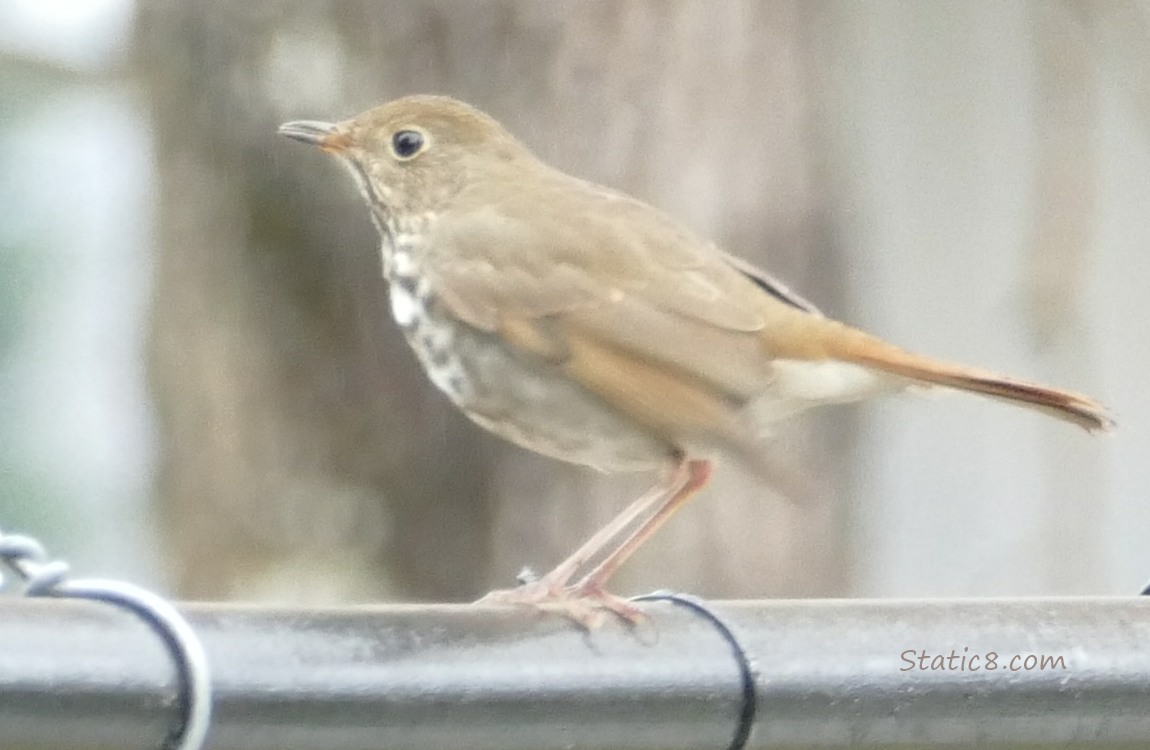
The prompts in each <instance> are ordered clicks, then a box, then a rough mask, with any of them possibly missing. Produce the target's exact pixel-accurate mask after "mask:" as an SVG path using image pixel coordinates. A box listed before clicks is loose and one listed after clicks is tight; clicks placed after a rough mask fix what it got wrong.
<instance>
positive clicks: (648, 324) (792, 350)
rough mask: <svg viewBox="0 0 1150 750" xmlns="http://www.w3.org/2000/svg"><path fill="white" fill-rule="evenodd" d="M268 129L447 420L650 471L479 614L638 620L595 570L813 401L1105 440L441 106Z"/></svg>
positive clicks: (450, 104)
mask: <svg viewBox="0 0 1150 750" xmlns="http://www.w3.org/2000/svg"><path fill="white" fill-rule="evenodd" d="M280 132H281V133H283V134H285V135H288V136H290V137H292V138H295V139H297V140H302V141H305V142H308V143H312V144H315V145H318V146H320V147H321V148H323V149H324V150H326V151H329V152H331V153H333V154H335V155H336V156H338V157H340V160H341V161H342V162H343V163H344V164H345V165H346V166H348V167H349V169H350V171H351V172H352V174H353V176H354V177H355V179H356V182H357V184H358V185H359V187H360V189H361V192H362V193H363V194H364V197H365V199H366V200H367V202H368V205H369V207H370V208H371V211H372V217H373V219H374V220H375V222H376V224H377V226H378V227H379V229H380V233H381V236H382V239H383V244H382V254H383V265H384V273H385V276H386V277H387V278H388V280H389V282H390V286H391V303H392V310H393V313H394V314H395V317H396V320H397V321H398V322H399V324H400V325H401V326H402V327H403V328H404V330H405V332H406V334H407V336H408V340H409V341H410V342H411V344H412V346H413V348H414V349H415V351H416V354H417V356H419V358H420V360H421V362H422V363H423V364H424V366H425V367H426V368H427V371H428V374H429V376H430V377H431V379H432V381H433V382H435V383H436V385H437V386H439V387H440V388H441V389H442V390H443V391H444V392H445V393H447V395H448V396H449V397H450V398H451V399H452V400H453V401H454V402H455V403H456V404H457V405H458V406H459V407H460V408H461V409H462V410H463V411H464V413H466V414H467V415H468V416H470V417H471V418H472V419H474V420H475V421H476V422H478V423H479V424H481V425H483V426H484V427H487V428H488V429H490V430H492V431H494V432H496V433H498V434H500V435H502V436H503V437H505V438H507V439H509V440H512V441H514V442H517V443H519V444H520V445H523V446H525V447H527V448H529V449H532V450H535V451H538V452H540V453H544V454H547V455H551V456H554V457H557V458H560V459H563V460H567V461H572V462H575V463H582V464H586V465H589V466H594V467H597V468H599V469H602V470H605V471H631V470H644V469H663V470H665V471H666V472H667V474H666V478H665V479H664V480H663V481H662V482H660V483H659V484H658V485H656V487H655V488H654V489H653V490H652V492H651V493H648V495H647V496H645V498H644V499H643V502H640V503H638V504H637V505H636V506H633V507H632V509H630V511H629V513H624V514H623V516H621V517H620V519H617V521H616V522H615V523H613V524H612V525H611V526H609V527H608V528H606V529H605V530H604V531H603V532H601V533H600V534H598V535H596V537H595V538H594V539H592V541H591V542H589V544H588V545H585V547H584V548H583V549H581V550H580V551H579V552H577V553H576V554H575V555H573V556H572V557H571V558H570V559H569V560H567V561H565V562H564V563H563V564H561V565H560V566H559V568H557V569H556V570H555V571H553V572H552V573H551V574H549V575H548V576H545V577H544V578H543V579H541V581H539V582H536V583H534V584H529V585H527V586H524V587H521V588H520V589H517V590H515V591H513V592H501V593H499V594H498V595H496V596H495V599H496V600H499V601H517V602H523V601H530V602H534V603H541V602H544V603H546V602H549V603H551V604H553V605H555V606H558V607H560V608H562V609H563V610H564V611H566V612H568V613H569V614H574V615H576V616H578V617H579V618H580V619H581V620H584V621H586V620H588V619H593V617H592V613H593V609H594V607H592V606H591V604H589V603H588V602H592V603H593V604H594V605H595V606H605V607H607V608H609V609H612V610H614V611H616V612H619V613H621V614H624V615H625V616H629V617H634V616H636V610H635V609H634V607H633V606H631V605H629V604H626V603H625V602H622V601H621V600H618V599H616V598H614V597H611V596H610V595H608V594H605V593H603V591H602V585H603V583H604V582H605V581H606V579H607V577H609V575H610V574H611V572H613V571H614V570H615V568H616V567H617V566H618V564H619V563H621V562H622V560H623V559H624V558H625V557H626V556H627V555H628V554H630V551H632V550H633V549H634V548H635V547H636V546H637V545H638V544H639V543H640V542H641V541H642V540H643V539H645V538H646V537H647V536H649V534H650V533H651V532H652V531H654V529H655V527H657V526H658V525H659V524H660V523H662V521H663V520H665V518H666V517H668V516H669V515H670V514H671V513H672V512H673V511H674V509H675V508H677V507H679V505H681V504H682V503H683V502H685V500H686V499H687V498H688V497H689V496H690V495H691V494H692V493H693V492H694V491H695V490H697V489H698V488H699V487H700V486H702V484H703V483H705V482H706V479H707V477H708V476H709V474H710V468H711V464H710V459H711V455H712V453H713V452H715V451H717V450H726V451H729V452H733V453H734V454H736V455H737V456H739V457H740V458H741V459H743V460H745V461H747V462H748V463H750V464H751V465H752V466H755V465H757V464H759V461H758V460H757V457H758V456H761V455H762V453H761V446H762V438H763V436H764V435H765V434H766V433H767V431H768V430H769V427H770V425H771V423H773V422H774V421H777V420H779V419H783V418H785V417H787V416H790V415H792V414H794V413H796V412H798V411H802V410H804V409H806V408H809V407H812V406H818V405H820V404H826V403H835V402H846V401H853V400H858V399H861V398H866V397H869V396H872V395H875V394H879V393H883V392H889V391H896V390H899V389H901V388H903V387H905V386H907V385H929V386H944V387H947V388H953V389H959V390H966V391H971V392H974V393H979V394H982V395H986V396H990V397H992V398H996V399H1000V400H1006V401H1010V402H1012V403H1017V404H1021V405H1023V406H1027V407H1030V408H1034V409H1038V410H1040V411H1044V412H1046V413H1048V414H1051V415H1053V416H1056V417H1059V418H1061V419H1064V420H1067V421H1069V422H1073V423H1075V424H1077V425H1079V426H1081V427H1085V428H1086V429H1088V430H1103V429H1106V428H1108V427H1109V426H1110V424H1111V422H1110V419H1109V417H1108V416H1107V414H1106V412H1105V410H1104V409H1103V408H1102V407H1101V406H1100V405H1099V404H1098V403H1096V402H1094V401H1093V400H1091V399H1089V398H1087V397H1085V396H1081V395H1078V394H1074V393H1069V392H1066V391H1062V390H1058V389H1054V388H1048V387H1045V386H1040V385H1035V384H1031V383H1025V382H1021V381H1016V380H1012V379H1009V378H1005V377H1002V376H998V375H994V374H992V373H988V372H983V371H980V370H975V369H972V368H968V367H964V366H960V365H952V364H948V363H944V362H939V361H936V360H933V359H928V358H926V357H921V356H918V355H914V354H910V353H908V352H904V351H902V350H900V349H898V348H896V347H894V346H892V345H890V344H887V343H885V342H883V341H881V340H879V339H877V338H875V337H873V336H870V335H868V334H866V333H863V332H861V331H858V330H856V329H853V328H850V327H848V326H846V325H843V324H842V323H838V322H836V321H833V320H830V319H828V318H826V317H824V316H822V315H821V314H820V313H819V312H818V311H817V310H816V309H815V308H814V307H813V306H812V305H810V303H808V302H806V301H805V300H803V299H801V298H800V297H798V296H796V295H794V294H793V293H792V292H790V291H789V290H788V289H787V288H786V287H785V286H783V285H782V284H780V283H779V282H778V281H776V280H774V279H772V278H771V277H770V276H768V275H767V274H765V273H763V272H762V271H760V270H759V269H757V268H755V267H753V266H751V265H750V264H748V263H746V262H745V261H742V260H739V259H737V258H735V257H733V256H730V255H728V254H726V253H724V252H723V251H721V250H720V249H718V248H717V247H715V246H714V245H713V244H712V243H710V242H708V241H706V240H705V239H703V238H701V237H699V236H698V235H696V234H695V233H694V232H692V231H691V230H689V229H687V228H686V227H684V226H683V225H681V224H679V223H678V222H676V221H675V220H673V219H671V218H670V217H668V216H666V215H665V214H663V213H661V212H659V211H657V210H656V209H654V208H651V207H650V206H648V205H646V204H644V203H641V202H640V201H637V200H635V199H633V198H630V197H628V196H626V195H623V194H621V193H618V192H616V191H613V190H610V189H608V188H604V187H601V186H598V185H595V184H592V183H589V182H586V181H583V180H579V179H577V178H574V177H571V176H569V175H567V174H564V173H562V172H559V171H558V170H555V169H553V168H551V167H549V166H547V165H546V164H544V163H543V162H541V161H539V160H538V159H536V158H535V156H534V155H532V154H531V152H530V151H528V150H527V149H526V148H525V147H524V146H523V145H522V144H520V143H519V142H518V141H517V140H515V138H513V137H512V136H511V135H510V134H509V133H508V132H507V131H506V130H504V129H503V127H502V126H500V125H499V123H497V122H496V121H495V120H493V119H491V118H490V117H488V116H487V115H484V114H483V113H481V112H478V111H477V110H475V109H473V108H471V107H469V106H467V105H465V104H462V103H460V102H457V101H454V100H452V99H448V98H445V97H429V96H418V97H408V98H405V99H399V100H397V101H394V102H391V103H389V104H386V105H384V106H382V107H379V108H376V109H373V110H371V111H369V112H366V113H364V114H362V115H360V116H358V117H356V118H353V119H351V120H348V121H346V122H342V123H338V124H328V123H316V122H294V123H288V124H286V125H284V126H283V127H282V128H281V130H280ZM758 468H760V469H761V468H762V467H761V465H759V466H758ZM644 514H649V517H648V518H646V520H644V521H642V522H639V521H638V519H639V518H640V517H642V516H643V515H644ZM635 523H638V529H636V530H635V531H634V532H633V533H632V534H631V536H630V537H628V538H627V539H624V540H623V541H622V542H620V543H619V544H618V545H617V546H616V547H615V548H613V549H612V548H611V547H610V543H611V542H612V541H614V540H615V537H617V536H620V535H621V534H622V533H623V532H624V531H625V530H626V529H627V527H629V526H631V525H634V524H635ZM605 550H608V551H607V552H606V554H605V555H604V554H603V553H604V551H605ZM596 557H602V560H601V561H600V563H599V565H598V566H597V567H595V568H594V569H593V570H592V571H591V572H590V573H588V574H587V576H585V577H584V578H583V579H582V580H581V581H580V582H579V583H577V584H576V585H574V586H569V585H568V584H569V581H570V579H571V578H572V576H573V575H574V574H575V572H576V571H577V570H578V569H579V568H580V567H582V566H584V565H586V564H588V563H590V562H592V560H593V558H596Z"/></svg>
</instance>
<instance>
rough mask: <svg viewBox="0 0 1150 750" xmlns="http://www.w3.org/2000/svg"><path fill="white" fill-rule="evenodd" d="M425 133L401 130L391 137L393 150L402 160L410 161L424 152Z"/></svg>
mask: <svg viewBox="0 0 1150 750" xmlns="http://www.w3.org/2000/svg"><path fill="white" fill-rule="evenodd" d="M423 143H424V141H423V133H420V132H419V131H418V130H400V131H398V132H397V133H396V134H395V135H393V136H391V150H392V151H394V152H395V155H396V156H397V157H399V158H400V159H410V158H411V157H413V156H415V155H416V154H418V153H419V152H420V151H422V150H423Z"/></svg>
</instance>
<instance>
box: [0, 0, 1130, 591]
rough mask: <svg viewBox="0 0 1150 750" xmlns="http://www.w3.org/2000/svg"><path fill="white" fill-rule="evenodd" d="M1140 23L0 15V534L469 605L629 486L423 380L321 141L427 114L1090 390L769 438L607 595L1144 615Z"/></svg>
mask: <svg viewBox="0 0 1150 750" xmlns="http://www.w3.org/2000/svg"><path fill="white" fill-rule="evenodd" d="M1148 74H1150V3H1147V2H1135V1H1133V0H1113V1H1112V2H1108V3H1094V2H1088V1H1086V0H1083V1H1081V2H1074V1H1064V2H1040V1H1039V0H1033V1H1031V2H1024V1H1017V2H996V3H988V2H956V3H946V4H942V3H930V4H928V3H916V2H910V1H909V0H908V1H906V2H892V1H886V0H883V1H878V2H871V3H866V4H859V3H850V2H830V1H829V0H811V1H809V2H807V1H804V0H789V1H784V0H779V1H776V2H770V1H757V2H756V1H752V0H727V1H725V2H703V1H702V0H699V1H698V2H660V3H654V2H645V1H642V0H624V1H620V2H614V3H597V2H574V1H569V2H554V3H535V2H530V1H529V0H491V1H489V2H483V3H471V2H463V1H462V0H460V1H457V2H451V1H448V0H440V1H438V2H435V1H424V2H416V1H414V0H411V1H408V2H402V1H399V0H393V1H391V2H380V1H379V0H322V1H318V2H317V1H311V0H309V1H308V2H303V1H300V0H297V1H295V2H289V1H287V0H283V1H280V0H258V1H256V0H252V1H250V2H243V3H233V2H210V1H208V0H201V1H199V2H171V1H168V2H164V1H162V0H136V1H135V2H133V1H132V0H6V1H5V2H4V3H2V4H0V102H2V103H3V106H2V107H0V528H2V529H4V530H6V531H21V532H25V533H32V534H35V535H38V536H39V537H41V538H42V539H43V540H44V541H45V542H46V543H48V544H49V545H50V548H51V549H52V551H53V552H55V553H56V554H59V555H61V556H63V557H66V558H68V559H69V560H70V561H71V562H72V563H73V566H74V568H76V569H78V570H80V571H83V572H84V574H85V575H89V574H90V575H109V576H120V577H124V578H128V579H131V580H134V581H137V582H142V583H145V584H149V585H153V586H156V587H158V588H160V589H161V590H163V591H167V592H169V593H171V594H173V595H176V596H180V597H185V598H198V599H205V598H211V599H224V598H230V599H245V600H261V601H279V602H296V603H339V602H367V601H378V600H395V599H403V600H417V599H418V600H453V601H454V600H467V599H472V598H475V597H477V596H478V595H480V594H482V593H483V592H484V591H486V590H488V589H490V588H493V587H497V586H499V587H505V586H508V585H511V584H512V583H513V578H514V576H515V574H516V573H517V572H518V570H519V569H520V567H521V566H523V565H525V564H530V565H533V566H535V567H536V568H537V569H540V570H545V569H547V568H548V567H549V566H550V565H552V564H554V563H555V562H557V561H558V560H559V559H560V558H561V557H562V556H563V555H564V554H565V553H566V552H568V551H570V549H572V548H573V547H574V546H575V544H576V543H577V542H579V541H580V540H581V539H582V538H583V537H584V536H586V535H587V534H588V533H590V532H591V531H592V530H593V529H594V528H595V527H597V526H598V525H599V524H601V523H603V522H605V521H606V520H607V519H608V518H609V517H610V516H611V515H613V513H614V512H615V511H617V510H618V509H620V508H621V507H622V506H623V505H624V504H625V503H626V502H627V501H628V500H629V499H630V498H631V495H632V494H633V493H635V492H637V491H638V490H639V489H641V488H642V486H643V484H644V483H645V480H644V479H643V478H636V477H624V478H611V477H603V476H599V475H596V474H595V473H594V472H592V471H590V470H585V469H581V468H578V467H570V466H565V465H562V464H558V463H555V462H552V461H550V460H549V459H545V458H541V457H536V456H533V455H530V454H527V453H525V452H523V451H521V450H519V449H517V448H515V447H512V446H509V445H506V444H503V443H501V442H499V441H498V440H497V439H496V438H493V437H490V436H488V435H486V434H485V433H483V432H482V431H481V430H479V429H478V428H476V427H474V426H473V425H471V424H470V423H469V422H468V421H466V419H465V418H463V417H462V416H461V415H460V414H459V413H457V412H456V411H455V410H454V408H453V407H451V406H450V405H449V404H448V402H447V401H446V399H445V398H444V397H441V396H440V395H439V394H437V393H436V392H434V391H433V390H432V389H431V387H430V386H429V385H428V384H427V383H426V382H425V379H424V377H423V375H422V373H421V372H420V371H419V370H418V366H417V365H416V363H415V360H414V357H413V355H412V354H411V353H410V352H409V351H408V350H407V347H406V344H405V343H404V342H403V340H402V337H401V335H400V333H399V331H398V329H397V328H396V327H395V326H394V325H393V324H392V322H391V320H390V316H389V315H388V313H387V304H386V296H385V295H386V290H385V286H384V284H383V282H382V279H381V277H380V268H379V259H378V250H377V247H378V240H377V238H376V236H375V232H374V229H373V228H372V226H371V223H370V221H369V218H368V213H367V211H366V209H365V208H364V206H363V205H361V200H360V198H359V196H358V195H357V193H356V191H355V188H354V186H353V185H352V183H351V180H349V179H348V178H347V176H346V174H344V173H343V170H341V169H339V168H338V165H336V164H335V163H333V162H332V161H331V160H330V158H328V157H326V156H324V155H323V154H322V153H319V152H318V151H313V150H309V149H306V148H304V147H302V146H300V145H299V144H295V143H291V142H289V141H287V140H285V139H283V138H279V137H277V136H276V135H275V129H276V126H277V125H278V124H279V123H281V122H283V121H285V120H289V119H301V118H310V119H341V118H344V117H347V116H350V115H353V114H355V113H357V112H359V111H361V110H363V109H366V108H368V107H371V106H374V105H376V104H379V103H381V102H383V101H385V100H388V99H391V98H394V97H397V96H400V95H403V94H408V93H417V92H423V93H445V94H450V95H453V96H456V97H458V98H461V99H463V100H465V101H468V102H470V103H472V104H474V105H476V106H478V107H480V108H481V109H484V110H486V111H487V112H489V113H491V114H492V115H494V116H495V117H497V118H498V119H500V120H501V121H503V122H504V124H505V125H507V126H508V128H509V129H510V130H511V131H512V132H514V133H516V134H518V135H519V136H520V137H521V138H522V140H524V141H525V142H526V143H527V144H528V145H529V146H531V147H532V148H533V149H535V150H536V151H537V153H539V154H540V155H541V156H542V157H543V158H544V159H546V160H547V161H550V162H552V163H554V164H556V165H557V166H560V167H562V168H564V169H566V170H568V171H571V172H574V173H576V174H578V175H580V176H583V177H586V178H589V179H592V180H595V181H599V182H603V183H606V184H609V185H612V186H615V187H618V188H621V189H623V190H625V191H627V192H630V193H632V194H634V195H637V196H638V197H640V198H642V199H644V200H646V201H648V202H650V203H653V204H654V205H656V206H659V207H660V208H663V209H665V210H666V211H668V212H670V213H671V214H673V215H675V216H677V217H679V218H681V219H682V220H684V221H685V222H687V223H688V224H690V225H691V226H692V227H694V228H695V229H696V230H698V231H700V232H702V233H704V234H706V235H710V236H712V237H714V238H715V239H716V240H718V241H719V242H720V243H721V244H722V245H724V246H725V247H726V248H728V249H730V250H732V251H733V252H735V253H737V254H739V255H742V256H743V257H746V258H748V259H750V260H752V261H754V262H756V263H758V264H760V265H762V266H764V267H765V268H767V269H769V270H770V271H771V272H772V273H774V274H776V275H778V276H780V277H781V278H783V279H785V280H786V281H788V282H789V283H790V284H791V285H792V286H793V287H794V288H795V289H796V290H798V291H800V292H801V293H803V294H804V295H805V296H807V297H808V298H810V299H811V300H812V301H814V302H815V303H816V304H817V305H819V306H820V307H822V308H823V310H824V311H826V312H827V313H828V314H830V315H832V316H834V317H838V318H841V319H844V320H846V321H848V322H851V323H854V324H856V325H859V326H861V327H864V328H867V329H869V330H871V331H873V332H874V333H877V334H879V335H882V336H884V337H886V338H888V339H890V340H892V341H894V342H896V343H899V344H901V345H904V346H906V347H908V348H911V349H914V350H918V351H921V352H923V353H927V354H934V355H938V356H942V357H945V358H948V359H953V360H959V361H966V362H969V363H972V364H978V365H982V366H985V367H988V368H991V369H996V370H1001V371H1005V372H1009V373H1012V374H1016V375H1019V376H1025V377H1028V378H1032V379H1037V380H1040V381H1045V382H1050V383H1052V384H1056V385H1061V386H1064V387H1069V388H1073V389H1076V390H1080V391H1084V392H1087V393H1090V394H1092V395H1094V396H1096V397H1098V398H1099V399H1101V400H1102V401H1104V402H1105V403H1107V404H1109V405H1110V406H1111V407H1112V408H1113V410H1114V412H1115V414H1116V416H1117V419H1118V422H1119V429H1118V431H1117V432H1116V433H1115V434H1113V435H1110V436H1105V437H1101V438H1092V437H1090V436H1088V435H1086V434H1085V433H1082V432H1081V431H1078V430H1075V429H1074V428H1072V427H1069V426H1067V425H1065V424H1062V423H1057V422H1054V421H1052V420H1048V419H1046V418H1044V417H1042V416H1039V415H1036V414H1034V413H1031V412H1027V411H1023V410H1018V409H1011V408H1007V407H1004V406H1002V405H1000V404H996V403H992V402H988V401H984V400H979V399H975V398H972V397H965V396H956V395H955V396H952V395H943V394H939V395H938V396H937V397H936V396H935V395H933V394H932V395H930V396H928V397H918V396H909V395H908V396H903V397H898V398H890V399H886V400H883V401H880V402H875V403H871V404H866V405H862V406H858V407H854V406H852V407H832V408H828V409H824V410H822V411H820V412H816V413H809V414H808V415H805V416H802V417H799V418H798V419H796V420H794V421H793V422H792V423H791V424H789V425H788V426H787V428H786V429H785V430H784V431H783V432H782V434H780V436H779V439H778V441H777V446H776V447H775V450H776V453H777V455H776V456H775V457H774V460H775V461H776V462H777V463H778V464H779V465H780V466H781V467H785V468H786V469H787V470H788V471H789V472H793V473H794V475H795V476H797V477H799V479H800V481H802V482H804V483H805V485H806V486H807V487H808V488H810V490H811V492H812V494H813V495H815V497H816V499H815V500H814V501H813V502H809V503H806V504H804V505H801V506H796V505H794V504H793V503H789V502H787V501H786V500H784V499H780V498H779V497H778V496H777V495H776V494H775V493H773V492H772V491H771V490H769V489H767V488H764V487H763V486H762V485H760V484H758V483H756V482H755V481H753V480H751V479H749V478H748V477H746V476H744V475H742V474H740V473H739V472H738V470H737V469H736V468H735V467H734V466H729V465H728V466H723V467H721V471H720V473H719V479H718V481H716V482H715V483H714V485H713V486H712V487H711V489H709V490H708V491H707V492H706V493H705V495H704V496H702V497H701V498H700V499H699V500H697V501H696V502H695V503H693V504H692V505H691V506H688V508H687V509H686V510H684V511H683V512H682V513H681V514H680V515H679V516H678V517H677V518H676V519H675V520H673V521H672V522H671V523H670V524H669V525H668V526H667V527H666V529H665V530H664V531H663V532H662V533H661V534H660V535H658V536H657V537H656V538H655V539H654V540H653V541H652V543H651V544H650V545H649V546H648V547H646V548H645V549H643V550H642V551H641V552H640V553H639V554H638V555H637V556H636V557H635V558H634V560H633V562H632V563H630V564H629V565H628V566H627V567H626V568H625V569H624V571H623V572H622V573H621V574H620V576H619V577H618V579H616V589H617V590H618V591H619V593H624V594H629V593H638V592H641V591H645V590H649V589H652V588H660V587H668V588H678V589H686V590H690V591H693V592H696V593H699V594H702V595H706V596H710V597H761V596H881V597H896V596H912V597H920V596H986V595H1031V594H1120V593H1134V592H1135V591H1137V590H1138V589H1139V588H1140V587H1141V586H1142V585H1143V584H1145V582H1146V580H1147V579H1148V578H1150V545H1147V544H1146V535H1147V531H1148V530H1150V502H1147V499H1146V488H1147V486H1150V460H1148V457H1150V428H1148V426H1147V425H1148V424H1150V389H1147V388H1146V387H1145V386H1144V379H1145V378H1146V374H1147V373H1150V345H1148V344H1147V336H1148V334H1147V327H1148V322H1150V296H1148V295H1147V294H1146V288H1147V282H1148V281H1150V252H1148V250H1150V85H1148V84H1150V75H1148Z"/></svg>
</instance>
